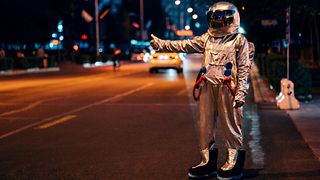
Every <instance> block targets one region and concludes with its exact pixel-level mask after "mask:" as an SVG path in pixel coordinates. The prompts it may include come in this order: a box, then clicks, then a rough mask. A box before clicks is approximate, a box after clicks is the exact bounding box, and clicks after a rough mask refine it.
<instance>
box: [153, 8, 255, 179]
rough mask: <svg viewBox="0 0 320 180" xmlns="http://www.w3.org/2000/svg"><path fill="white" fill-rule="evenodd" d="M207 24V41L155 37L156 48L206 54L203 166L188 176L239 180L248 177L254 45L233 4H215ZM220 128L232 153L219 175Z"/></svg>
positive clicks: (201, 140)
mask: <svg viewBox="0 0 320 180" xmlns="http://www.w3.org/2000/svg"><path fill="white" fill-rule="evenodd" d="M207 20H208V26H209V28H208V31H207V32H206V33H204V34H202V35H201V36H196V37H194V38H193V39H189V40H173V41H171V40H162V39H159V38H157V37H156V36H154V35H151V36H152V38H153V39H152V40H151V45H152V46H153V48H154V49H155V50H156V51H162V52H185V53H203V54H204V59H203V60H202V66H203V67H205V68H206V71H205V73H204V74H203V76H204V77H205V78H204V80H203V81H202V82H201V87H200V88H201V89H200V91H201V96H200V97H199V102H198V117H197V129H198V135H199V145H200V155H201V162H200V163H199V164H198V165H196V166H193V167H191V168H190V169H189V173H188V175H189V177H190V178H206V177H212V176H215V175H217V177H218V178H219V179H237V178H241V177H242V171H243V166H244V161H245V151H244V150H243V141H242V140H243V136H242V118H243V104H244V102H245V97H246V95H247V93H248V76H249V70H250V67H251V60H250V58H249V43H248V41H247V39H246V38H245V37H244V35H243V34H240V33H239V27H240V15H239V12H238V10H237V8H236V7H235V6H234V5H233V4H231V3H229V2H217V3H215V4H214V5H213V6H211V7H210V8H209V10H208V12H207ZM226 77H227V78H228V79H230V81H229V82H230V84H229V88H228V87H226V86H225V83H224V79H226ZM232 90H233V91H232ZM232 92H234V93H232ZM217 123H219V126H221V127H222V130H223V134H224V137H225V139H226V146H227V151H228V155H227V160H226V162H225V164H224V165H223V166H222V167H221V168H219V169H218V170H217V156H218V150H217V148H216V147H215V131H216V124H217Z"/></svg>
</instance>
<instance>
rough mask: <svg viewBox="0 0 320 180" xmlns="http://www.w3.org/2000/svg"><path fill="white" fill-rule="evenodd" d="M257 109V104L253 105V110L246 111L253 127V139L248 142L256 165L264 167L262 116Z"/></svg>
mask: <svg viewBox="0 0 320 180" xmlns="http://www.w3.org/2000/svg"><path fill="white" fill-rule="evenodd" d="M257 111H258V108H257V105H256V104H254V105H252V106H251V110H247V111H246V116H247V118H249V119H251V129H250V136H251V139H250V141H249V143H248V144H249V148H250V151H251V156H252V158H251V159H252V162H253V163H254V164H255V167H257V168H263V167H264V156H265V154H264V152H263V148H262V146H261V144H260V142H261V139H262V138H261V130H260V118H259V115H258V113H257Z"/></svg>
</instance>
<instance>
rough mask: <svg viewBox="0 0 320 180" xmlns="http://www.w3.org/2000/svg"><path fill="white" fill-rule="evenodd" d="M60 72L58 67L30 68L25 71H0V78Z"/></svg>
mask: <svg viewBox="0 0 320 180" xmlns="http://www.w3.org/2000/svg"><path fill="white" fill-rule="evenodd" d="M55 71H60V67H52V68H45V69H40V68H30V69H26V70H9V71H0V76H12V75H21V74H35V73H45V72H55Z"/></svg>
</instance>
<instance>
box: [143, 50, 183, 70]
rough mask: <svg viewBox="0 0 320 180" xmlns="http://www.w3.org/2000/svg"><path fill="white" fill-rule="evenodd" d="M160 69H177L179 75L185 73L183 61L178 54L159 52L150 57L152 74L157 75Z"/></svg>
mask: <svg viewBox="0 0 320 180" xmlns="http://www.w3.org/2000/svg"><path fill="white" fill-rule="evenodd" d="M159 69H176V70H177V72H178V73H182V71H183V61H182V59H181V58H180V56H179V54H178V53H167V52H161V53H160V52H157V53H154V54H152V55H151V56H150V67H149V72H150V73H156V72H158V70H159Z"/></svg>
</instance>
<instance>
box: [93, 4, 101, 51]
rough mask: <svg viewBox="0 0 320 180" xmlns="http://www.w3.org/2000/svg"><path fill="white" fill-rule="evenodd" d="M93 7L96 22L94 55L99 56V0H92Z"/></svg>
mask: <svg viewBox="0 0 320 180" xmlns="http://www.w3.org/2000/svg"><path fill="white" fill-rule="evenodd" d="M94 8H95V20H96V21H95V23H96V55H97V57H98V56H99V54H100V53H99V43H100V31H99V0H95V1H94Z"/></svg>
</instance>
